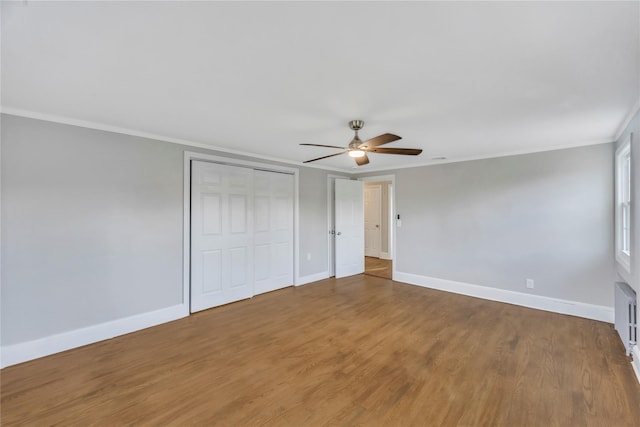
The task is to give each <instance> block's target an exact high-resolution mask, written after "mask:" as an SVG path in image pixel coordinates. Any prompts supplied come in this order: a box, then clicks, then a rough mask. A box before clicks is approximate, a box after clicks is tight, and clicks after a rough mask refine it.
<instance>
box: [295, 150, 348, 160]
mask: <svg viewBox="0 0 640 427" xmlns="http://www.w3.org/2000/svg"><path fill="white" fill-rule="evenodd" d="M344 153H346V151H342V152H340V153H336V154H329V155H328V156H323V157H318V158H317V159H311V160H306V161H304V162H302V163H311V162H315V161H316V160H322V159H326V158H327V157H333V156H339V155H340V154H344Z"/></svg>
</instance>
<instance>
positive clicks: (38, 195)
mask: <svg viewBox="0 0 640 427" xmlns="http://www.w3.org/2000/svg"><path fill="white" fill-rule="evenodd" d="M185 150H189V151H200V152H206V153H210V154H217V155H222V156H226V157H239V158H242V157H241V156H230V155H227V154H225V153H216V152H213V151H208V150H199V149H194V148H192V147H185V146H180V145H176V144H171V143H167V142H161V141H154V140H149V139H144V138H138V137H132V136H126V135H121V134H116V133H111V132H103V131H97V130H91V129H85V128H80V127H75V126H68V125H63V124H55V123H50V122H45V121H39V120H33V119H27V118H20V117H15V116H9V115H2V188H1V190H2V289H1V291H2V301H1V310H2V311H1V316H2V317H1V323H2V330H1V332H2V342H1V344H2V345H10V344H16V343H20V342H25V341H29V340H33V339H37V338H42V337H46V336H49V335H52V334H56V333H61V332H65V331H70V330H74V329H78V328H82V327H87V326H92V325H96V324H99V323H103V322H107V321H110V320H116V319H119V318H123V317H127V316H131V315H135V314H139V313H145V312H149V311H153V310H157V309H161V308H165V307H170V306H172V305H176V304H180V303H181V301H182V227H183V225H182V212H183V211H182V209H183V207H182V204H183V194H182V192H183V152H184V151H185ZM248 159H249V160H254V161H262V160H261V159H255V158H248ZM271 163H272V162H271ZM287 166H289V165H287ZM326 176H327V172H325V171H321V170H317V169H312V168H300V188H301V191H300V230H301V233H300V234H301V236H300V254H301V256H300V275H301V276H305V275H310V274H314V273H320V272H323V271H326V269H327V239H326V230H327V216H326V210H327V206H326V200H327V198H326ZM308 252H311V253H312V258H311V260H310V261H307V259H306V254H307V253H308Z"/></svg>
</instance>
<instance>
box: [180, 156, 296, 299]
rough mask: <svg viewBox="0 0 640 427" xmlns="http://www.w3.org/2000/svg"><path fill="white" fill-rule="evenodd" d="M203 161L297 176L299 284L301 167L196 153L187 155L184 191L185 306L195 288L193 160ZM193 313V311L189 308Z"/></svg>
mask: <svg viewBox="0 0 640 427" xmlns="http://www.w3.org/2000/svg"><path fill="white" fill-rule="evenodd" d="M192 160H200V161H205V162H213V163H221V164H225V165H230V166H244V167H249V168H254V169H260V170H266V171H271V172H280V173H288V174H291V175H293V242H294V243H293V244H294V247H293V270H294V271H293V278H294V283H292V285H297V284H298V283H299V282H300V259H299V255H298V254H299V248H300V238H299V235H300V233H299V229H298V227H299V223H300V221H299V200H298V186H299V173H300V170H299V169H298V168H290V167H286V166H278V165H272V164H269V163H260V162H252V161H249V160H240V159H233V158H230V157H222V156H214V155H211V154H205V153H197V152H194V151H185V152H184V171H183V177H184V178H183V179H184V181H183V182H184V190H183V202H182V205H183V216H182V225H183V232H182V242H183V244H182V304H183V305H185V306H186V307H189V306H190V286H191V283H190V282H191V280H190V278H191V161H192ZM189 311H190V308H189Z"/></svg>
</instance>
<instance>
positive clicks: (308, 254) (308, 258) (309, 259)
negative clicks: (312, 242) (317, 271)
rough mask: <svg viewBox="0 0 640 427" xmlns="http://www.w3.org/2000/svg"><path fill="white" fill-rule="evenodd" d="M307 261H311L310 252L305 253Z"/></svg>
mask: <svg viewBox="0 0 640 427" xmlns="http://www.w3.org/2000/svg"><path fill="white" fill-rule="evenodd" d="M307 261H311V252H307Z"/></svg>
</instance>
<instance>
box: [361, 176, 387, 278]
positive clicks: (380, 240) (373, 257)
mask: <svg viewBox="0 0 640 427" xmlns="http://www.w3.org/2000/svg"><path fill="white" fill-rule="evenodd" d="M392 193H393V182H392V181H391V180H381V181H367V182H365V184H364V206H365V207H364V224H365V263H364V273H365V274H367V275H370V276H376V277H382V278H385V279H391V277H392V269H393V260H392V256H391V254H392V251H391V229H392V227H391V220H392V218H393V213H392V203H391V196H392Z"/></svg>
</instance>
